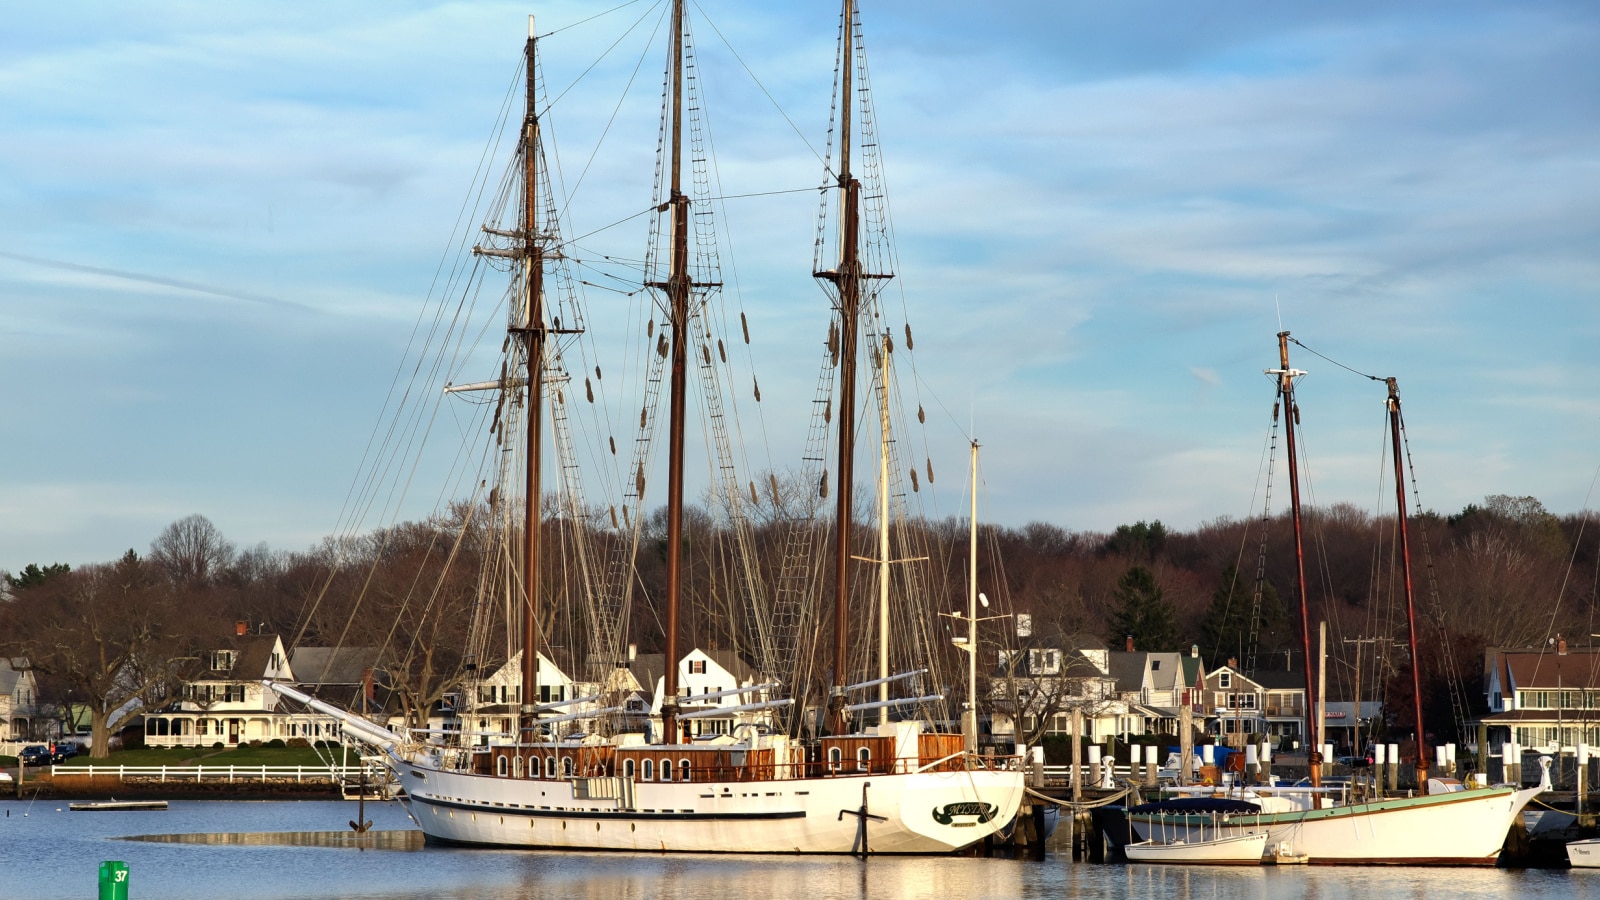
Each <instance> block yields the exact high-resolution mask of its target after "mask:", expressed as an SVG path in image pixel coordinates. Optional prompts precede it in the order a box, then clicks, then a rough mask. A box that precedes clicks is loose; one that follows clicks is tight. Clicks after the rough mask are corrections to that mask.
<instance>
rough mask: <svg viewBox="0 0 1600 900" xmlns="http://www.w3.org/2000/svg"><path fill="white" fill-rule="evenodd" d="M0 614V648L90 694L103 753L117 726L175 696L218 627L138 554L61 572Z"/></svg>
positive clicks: (85, 697) (97, 745)
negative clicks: (206, 639) (208, 636)
mask: <svg viewBox="0 0 1600 900" xmlns="http://www.w3.org/2000/svg"><path fill="white" fill-rule="evenodd" d="M0 615H4V616H5V621H3V622H0V635H4V637H3V638H0V652H4V653H5V654H6V655H11V656H20V657H24V658H26V659H27V660H28V662H29V664H30V665H31V666H32V667H33V668H34V669H35V670H36V671H38V672H39V673H41V674H43V675H46V676H48V677H50V678H52V679H54V680H55V681H57V682H58V683H59V684H60V685H61V686H63V687H66V688H70V689H71V690H72V692H73V694H74V696H76V697H80V698H82V702H83V704H84V705H85V706H87V707H88V708H89V715H90V725H91V728H92V733H93V745H94V746H93V749H92V753H93V755H94V756H95V757H97V758H102V759H103V758H105V757H106V756H107V755H109V753H110V737H111V729H112V727H113V726H115V725H117V724H118V723H121V722H131V721H133V720H134V719H135V718H136V717H137V716H138V715H139V714H141V713H142V712H143V711H144V710H146V709H149V708H153V707H155V706H158V705H159V704H161V703H163V702H165V701H166V700H167V699H168V698H169V697H171V696H172V694H173V692H174V691H175V690H176V689H177V687H178V686H179V685H180V684H182V683H183V681H184V680H186V679H187V678H189V677H191V676H192V675H193V674H194V673H195V672H196V671H197V670H198V668H199V659H198V650H199V643H200V641H201V638H202V636H203V635H205V634H207V633H214V631H215V628H214V626H213V625H212V623H211V622H210V620H209V619H208V618H207V617H206V616H204V615H197V614H196V611H195V609H194V606H193V604H190V603H187V602H185V601H184V599H183V598H182V597H180V596H179V595H178V594H177V593H176V592H175V591H174V590H173V589H172V588H171V587H169V586H168V585H165V584H163V583H162V580H161V579H160V577H159V576H158V575H157V574H156V573H155V572H154V571H153V570H152V568H151V566H150V565H149V564H148V563H145V562H144V561H142V560H140V559H139V557H138V555H137V554H135V553H134V552H133V551H132V550H129V551H128V552H127V553H126V554H125V555H124V556H123V557H122V559H121V560H119V561H117V562H115V563H112V564H110V565H95V566H86V567H84V568H82V569H78V570H76V571H73V572H68V573H62V574H59V575H56V576H53V577H51V578H50V579H49V580H48V581H46V582H44V583H43V584H40V585H38V586H36V587H34V588H32V589H30V591H29V596H28V602H27V603H26V604H7V605H6V607H5V609H4V611H3V612H0Z"/></svg>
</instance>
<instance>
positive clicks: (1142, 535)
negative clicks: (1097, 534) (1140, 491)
mask: <svg viewBox="0 0 1600 900" xmlns="http://www.w3.org/2000/svg"><path fill="white" fill-rule="evenodd" d="M1166 545H1167V528H1166V526H1165V525H1162V524H1161V520H1160V519H1156V520H1155V521H1153V522H1150V523H1149V524H1145V522H1144V520H1142V519H1141V520H1140V521H1138V522H1135V523H1134V524H1132V525H1118V526H1117V530H1116V531H1115V532H1114V533H1113V534H1112V535H1111V537H1109V538H1107V539H1106V543H1105V547H1104V548H1103V552H1104V553H1106V554H1108V555H1117V556H1126V557H1128V558H1129V559H1134V560H1139V561H1142V562H1149V561H1152V560H1154V559H1155V558H1156V556H1157V555H1158V554H1160V553H1161V551H1162V549H1163V548H1165V547H1166Z"/></svg>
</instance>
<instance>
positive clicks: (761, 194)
mask: <svg viewBox="0 0 1600 900" xmlns="http://www.w3.org/2000/svg"><path fill="white" fill-rule="evenodd" d="M837 189H838V185H832V184H830V185H824V186H823V187H822V190H825V191H826V190H837ZM815 190H817V188H815V187H803V188H785V189H783V190H781V191H755V192H753V193H749V194H723V195H722V196H720V197H707V198H706V199H707V200H743V199H745V198H747V197H776V196H777V195H779V194H809V193H812V192H813V191H815Z"/></svg>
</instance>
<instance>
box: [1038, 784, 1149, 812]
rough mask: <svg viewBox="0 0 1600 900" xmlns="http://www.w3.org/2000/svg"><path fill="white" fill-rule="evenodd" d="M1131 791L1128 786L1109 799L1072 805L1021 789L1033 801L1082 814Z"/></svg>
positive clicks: (1103, 798)
mask: <svg viewBox="0 0 1600 900" xmlns="http://www.w3.org/2000/svg"><path fill="white" fill-rule="evenodd" d="M1132 790H1133V788H1132V786H1129V787H1125V788H1123V789H1122V790H1120V791H1118V792H1116V793H1115V794H1112V795H1111V796H1109V797H1102V798H1100V799H1099V800H1093V801H1088V802H1080V803H1073V802H1072V801H1071V800H1057V799H1056V798H1054V797H1052V796H1050V795H1049V794H1041V793H1039V792H1038V791H1036V790H1034V789H1033V788H1027V787H1025V788H1023V789H1022V791H1023V793H1025V794H1027V795H1028V796H1030V797H1032V798H1034V799H1035V800H1044V801H1045V802H1047V803H1054V804H1055V805H1056V806H1059V807H1062V808H1063V809H1070V810H1072V811H1073V812H1083V811H1084V810H1089V809H1098V808H1100V807H1102V806H1109V805H1111V804H1113V803H1115V802H1117V801H1118V800H1121V799H1122V798H1123V797H1126V796H1128V792H1129V791H1132Z"/></svg>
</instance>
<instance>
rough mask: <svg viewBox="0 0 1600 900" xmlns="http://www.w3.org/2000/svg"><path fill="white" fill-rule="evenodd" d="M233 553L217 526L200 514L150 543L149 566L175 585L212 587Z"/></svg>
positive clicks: (165, 529)
mask: <svg viewBox="0 0 1600 900" xmlns="http://www.w3.org/2000/svg"><path fill="white" fill-rule="evenodd" d="M233 552H234V550H233V544H232V543H231V542H229V541H228V539H227V538H225V537H223V536H222V532H221V531H218V530H217V526H215V525H213V524H211V520H210V519H208V518H206V517H205V516H202V515H199V514H198V513H196V514H195V515H192V516H185V517H184V518H181V519H179V520H178V521H176V522H173V523H172V524H171V525H168V526H167V527H166V528H163V529H161V533H160V534H158V535H156V539H155V540H153V541H151V542H150V562H152V563H154V564H155V565H156V566H157V567H159V568H160V569H161V570H162V571H163V572H165V573H166V575H167V577H168V578H169V579H171V580H172V582H173V583H174V584H180V585H186V586H189V587H198V586H203V585H207V584H210V583H211V582H212V581H213V580H214V579H215V578H217V577H218V576H219V575H221V574H222V571H223V570H224V569H226V568H227V567H228V565H229V564H230V563H232V562H233Z"/></svg>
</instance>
